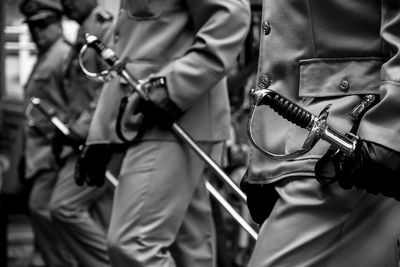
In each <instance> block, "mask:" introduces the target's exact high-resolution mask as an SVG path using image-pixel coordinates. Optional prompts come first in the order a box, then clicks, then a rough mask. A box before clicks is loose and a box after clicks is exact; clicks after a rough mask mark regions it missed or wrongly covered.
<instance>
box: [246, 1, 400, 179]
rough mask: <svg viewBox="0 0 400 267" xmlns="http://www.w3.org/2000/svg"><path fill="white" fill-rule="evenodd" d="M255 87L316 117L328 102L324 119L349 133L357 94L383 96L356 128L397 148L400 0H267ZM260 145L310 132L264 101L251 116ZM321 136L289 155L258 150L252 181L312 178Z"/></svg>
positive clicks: (292, 145) (286, 148) (288, 143)
mask: <svg viewBox="0 0 400 267" xmlns="http://www.w3.org/2000/svg"><path fill="white" fill-rule="evenodd" d="M262 18H263V21H262V25H261V28H262V31H261V41H260V58H259V66H258V74H257V79H258V80H257V83H258V84H257V86H258V88H269V89H272V90H275V91H277V92H279V93H280V94H282V95H284V96H286V97H288V98H290V99H291V100H294V101H295V102H297V103H298V104H299V105H300V106H303V107H305V108H306V109H307V110H309V111H311V112H312V113H314V114H315V115H318V114H319V112H320V111H321V110H322V109H323V107H325V106H326V105H327V104H332V107H331V112H330V116H329V118H328V123H329V124H330V125H332V126H333V127H335V128H336V129H338V130H340V131H342V132H348V131H349V130H350V128H351V125H352V123H353V122H352V120H351V119H350V116H349V115H348V114H349V112H350V111H351V109H352V108H354V107H355V106H356V105H357V104H358V103H359V101H360V96H362V95H365V94H371V93H373V94H377V95H379V96H380V102H379V103H378V104H377V105H375V106H374V107H373V108H371V109H370V110H369V111H368V112H367V113H366V114H365V116H364V117H363V119H362V121H361V123H360V126H359V130H358V134H359V136H360V137H361V138H363V139H367V140H369V141H373V142H376V143H379V144H381V145H384V146H386V147H389V148H392V149H394V150H396V151H400V119H399V118H400V108H399V106H400V51H399V49H400V1H398V0H383V1H375V0H362V1H359V0H325V1H317V0H316V1H306V0H297V1H291V0H264V1H263V11H262ZM253 131H254V133H255V139H256V140H257V143H259V144H261V145H262V146H263V147H264V148H266V149H268V150H269V151H271V152H274V153H279V154H282V153H288V152H293V151H294V150H297V149H299V148H300V147H301V145H302V144H303V142H304V140H305V137H306V134H307V133H308V131H306V130H303V129H300V128H298V127H297V126H295V125H293V124H291V123H289V122H287V121H286V120H285V119H283V118H281V117H279V116H278V115H276V114H275V113H274V112H273V111H271V110H270V109H269V108H267V107H265V106H264V107H258V108H257V114H256V117H255V119H254V122H253ZM328 146H329V145H328V144H327V143H326V142H323V141H320V142H319V143H318V144H317V146H316V147H315V148H314V149H313V150H311V151H310V152H309V153H307V154H305V155H303V156H301V157H299V158H297V159H294V160H288V161H277V160H274V159H271V158H268V157H266V156H265V155H263V154H261V153H260V152H259V151H258V150H256V149H255V148H254V149H252V155H251V161H250V165H251V172H252V175H251V178H250V179H251V182H254V183H269V182H273V181H277V180H279V179H282V178H285V177H290V176H299V175H301V176H314V165H315V162H316V160H317V159H318V158H320V156H321V155H322V154H323V153H325V151H326V149H327V148H328Z"/></svg>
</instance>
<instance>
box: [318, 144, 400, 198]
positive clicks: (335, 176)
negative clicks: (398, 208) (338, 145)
mask: <svg viewBox="0 0 400 267" xmlns="http://www.w3.org/2000/svg"><path fill="white" fill-rule="evenodd" d="M315 174H316V177H317V180H318V181H320V182H321V183H325V182H326V181H327V179H326V178H329V179H328V180H331V181H335V180H337V182H338V183H339V185H340V186H341V187H342V188H344V189H351V188H353V187H355V188H357V189H365V190H366V191H367V192H369V193H372V194H375V195H376V194H379V193H380V194H382V195H385V196H387V197H391V198H395V199H396V200H400V153H399V152H396V151H394V150H392V149H389V148H387V147H384V146H382V145H379V144H377V143H373V142H370V141H366V140H359V141H358V143H357V145H356V149H355V151H354V153H353V154H352V155H351V156H346V155H344V154H343V153H342V152H338V153H333V150H329V151H328V152H327V154H326V155H325V156H324V157H322V158H321V159H320V160H319V161H318V162H317V164H316V166H315Z"/></svg>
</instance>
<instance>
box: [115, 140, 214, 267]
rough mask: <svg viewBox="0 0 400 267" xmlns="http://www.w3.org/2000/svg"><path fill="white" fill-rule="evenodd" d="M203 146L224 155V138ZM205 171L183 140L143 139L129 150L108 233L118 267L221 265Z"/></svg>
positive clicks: (211, 153)
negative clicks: (216, 257) (180, 141)
mask: <svg viewBox="0 0 400 267" xmlns="http://www.w3.org/2000/svg"><path fill="white" fill-rule="evenodd" d="M200 146H201V147H202V148H203V149H204V150H205V152H206V153H207V154H208V155H212V156H213V158H214V159H220V158H221V154H222V143H218V144H212V143H206V144H200ZM217 162H218V161H217ZM205 170H206V168H205V163H204V162H203V161H202V160H201V159H200V158H199V157H198V156H197V155H195V154H194V152H192V150H191V149H190V148H189V147H188V146H187V145H183V144H182V143H177V142H160V141H158V142H140V143H137V144H135V145H133V146H132V147H131V148H130V149H129V150H128V151H127V153H126V157H125V159H124V161H123V163H122V168H121V172H120V176H119V181H120V184H119V186H118V188H117V191H116V193H115V197H114V203H113V209H112V215H111V222H110V228H109V233H108V247H109V254H110V260H111V263H112V266H113V267H125V266H130V267H139V266H140V267H151V266H157V267H172V266H182V267H188V266H195V267H213V266H215V231H214V225H213V219H212V215H211V207H210V202H209V196H208V192H207V190H206V188H205V184H204V182H205V178H206V177H205V176H206V172H205Z"/></svg>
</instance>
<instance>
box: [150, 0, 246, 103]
mask: <svg viewBox="0 0 400 267" xmlns="http://www.w3.org/2000/svg"><path fill="white" fill-rule="evenodd" d="M186 5H187V8H188V11H189V16H190V18H191V19H192V22H193V25H194V31H195V32H196V34H195V36H194V42H193V44H192V46H191V47H190V48H189V49H188V51H187V52H186V53H185V55H184V56H183V57H181V58H179V59H177V60H175V61H173V62H171V63H170V64H169V65H168V66H167V67H166V68H164V69H163V70H162V71H161V73H158V74H157V75H162V76H166V77H167V83H168V90H169V95H170V98H171V99H172V101H173V102H175V103H176V104H177V105H178V106H179V107H180V108H181V109H182V110H187V109H188V108H189V107H190V106H191V104H192V103H193V102H194V101H195V100H196V99H197V98H198V97H199V96H201V95H203V94H204V93H205V92H206V91H208V90H210V89H211V88H212V87H213V86H214V85H215V84H216V83H217V82H219V81H220V80H221V78H223V76H224V75H226V73H227V72H228V70H229V68H230V67H231V66H233V63H234V61H235V60H236V58H237V56H238V54H239V51H240V49H241V47H242V44H243V41H244V40H245V38H246V36H247V32H248V30H249V25H250V6H249V3H248V1H247V0H223V1H221V0H186Z"/></svg>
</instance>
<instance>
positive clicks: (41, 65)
mask: <svg viewBox="0 0 400 267" xmlns="http://www.w3.org/2000/svg"><path fill="white" fill-rule="evenodd" d="M20 10H21V12H22V14H23V15H25V17H26V19H25V22H26V23H27V25H28V27H29V30H30V33H31V37H32V40H33V42H34V43H35V44H36V47H37V51H38V58H37V62H36V64H35V65H34V67H33V70H32V72H31V74H30V76H29V79H28V81H27V83H26V85H25V98H26V105H28V101H29V99H30V98H31V97H39V98H41V99H42V100H43V101H44V102H46V103H47V104H48V105H51V107H52V110H53V111H54V112H55V113H56V114H59V115H60V116H62V114H65V112H66V106H67V105H66V103H67V102H66V96H65V91H64V85H63V62H64V60H65V56H66V55H67V53H68V51H69V49H70V46H69V45H68V44H67V43H66V42H65V41H64V38H63V29H62V26H61V16H62V9H61V6H60V4H59V3H58V2H57V1H51V0H26V1H24V2H22V3H21V6H20ZM47 107H48V106H47ZM37 121H39V120H37ZM54 133H55V130H54V127H52V126H51V124H50V123H48V122H47V121H40V124H36V125H34V126H33V127H28V126H27V127H26V131H25V134H26V144H25V147H26V150H25V156H26V175H25V176H26V179H29V180H31V181H33V186H32V190H31V194H30V198H29V209H30V218H31V222H32V227H33V231H34V234H35V239H36V241H37V244H38V248H39V250H40V253H41V255H42V257H43V259H44V261H45V263H46V266H74V263H73V261H72V258H71V256H69V254H68V253H67V250H66V249H65V247H64V246H63V244H64V243H63V241H64V240H63V238H62V237H61V235H60V233H59V231H58V228H57V227H56V225H55V223H54V221H53V219H52V218H51V216H50V211H49V202H50V198H51V195H52V192H53V190H54V187H55V184H56V181H57V173H58V170H59V165H58V164H57V162H56V160H55V158H54V156H53V154H52V152H51V150H52V149H51V141H50V140H51V138H52V137H53V136H54Z"/></svg>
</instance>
